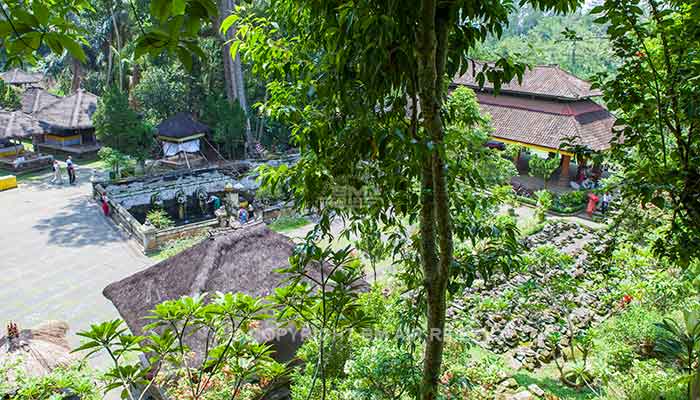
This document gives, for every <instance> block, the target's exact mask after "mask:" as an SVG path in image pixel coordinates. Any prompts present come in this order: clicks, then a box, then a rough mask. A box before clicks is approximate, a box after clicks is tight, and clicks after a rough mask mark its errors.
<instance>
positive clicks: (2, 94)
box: [0, 79, 22, 111]
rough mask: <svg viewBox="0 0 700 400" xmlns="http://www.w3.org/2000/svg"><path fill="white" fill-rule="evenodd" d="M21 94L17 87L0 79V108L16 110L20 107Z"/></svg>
mask: <svg viewBox="0 0 700 400" xmlns="http://www.w3.org/2000/svg"><path fill="white" fill-rule="evenodd" d="M21 101H22V96H20V93H19V91H18V90H17V89H15V88H14V87H12V85H9V84H7V83H5V81H3V80H2V79H0V109H5V110H9V111H16V110H19V109H20V108H21V107H22V102H21Z"/></svg>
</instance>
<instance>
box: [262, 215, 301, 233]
mask: <svg viewBox="0 0 700 400" xmlns="http://www.w3.org/2000/svg"><path fill="white" fill-rule="evenodd" d="M310 223H311V222H310V221H309V220H308V219H306V218H305V217H297V216H295V217H290V216H282V217H279V218H277V219H276V220H274V221H273V222H272V223H271V224H269V225H268V227H269V228H270V229H272V230H273V231H275V232H288V231H291V230H294V229H298V228H301V227H302V226H306V225H308V224H310Z"/></svg>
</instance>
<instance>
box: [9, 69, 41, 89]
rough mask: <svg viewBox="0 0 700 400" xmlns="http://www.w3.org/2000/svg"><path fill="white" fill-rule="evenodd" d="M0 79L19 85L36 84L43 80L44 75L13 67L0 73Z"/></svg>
mask: <svg viewBox="0 0 700 400" xmlns="http://www.w3.org/2000/svg"><path fill="white" fill-rule="evenodd" d="M0 79H2V80H3V81H5V83H7V84H10V85H15V86H20V87H28V86H37V85H40V84H41V82H43V80H44V75H43V74H39V73H31V72H26V71H23V70H21V69H18V68H15V69H11V70H9V71H5V72H2V73H0Z"/></svg>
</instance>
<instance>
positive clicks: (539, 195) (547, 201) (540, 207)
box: [535, 189, 554, 222]
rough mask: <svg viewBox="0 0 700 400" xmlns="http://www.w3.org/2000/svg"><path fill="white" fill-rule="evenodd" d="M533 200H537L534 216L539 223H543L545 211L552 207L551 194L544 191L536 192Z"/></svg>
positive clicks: (552, 199)
mask: <svg viewBox="0 0 700 400" xmlns="http://www.w3.org/2000/svg"><path fill="white" fill-rule="evenodd" d="M535 198H536V199H537V210H536V213H535V214H536V215H537V219H539V221H540V222H544V220H545V217H546V215H547V211H548V210H549V209H550V208H551V207H552V204H553V202H554V198H553V196H552V193H551V192H550V191H548V190H546V189H543V190H538V191H536V192H535Z"/></svg>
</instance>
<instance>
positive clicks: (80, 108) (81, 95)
mask: <svg viewBox="0 0 700 400" xmlns="http://www.w3.org/2000/svg"><path fill="white" fill-rule="evenodd" d="M98 99H99V98H98V97H97V96H95V95H94V94H92V93H90V92H86V91H85V90H82V89H80V90H78V91H77V92H75V93H73V94H72V95H70V96H67V97H63V98H60V99H58V100H57V101H54V102H51V103H49V104H47V105H45V106H44V107H43V108H41V109H39V110H38V111H35V112H34V116H35V117H36V119H38V120H39V121H40V122H41V124H42V125H43V126H44V127H45V128H46V130H47V131H48V132H51V133H53V134H65V133H69V134H73V133H74V132H75V131H80V130H91V129H93V125H92V115H93V114H94V113H95V110H97V100H98Z"/></svg>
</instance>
